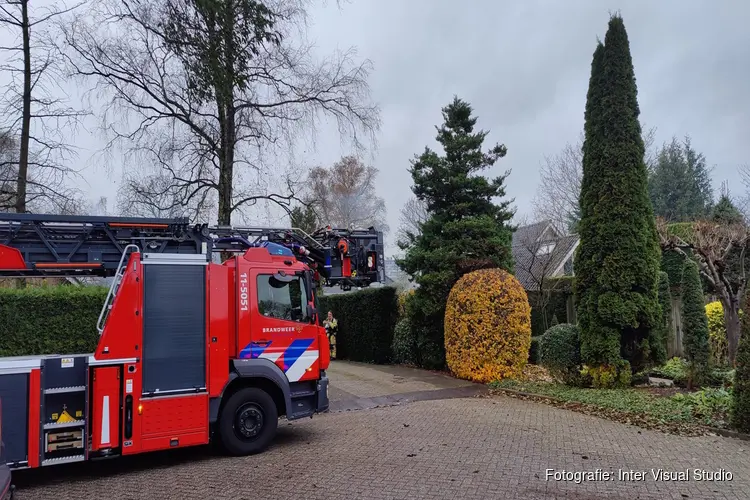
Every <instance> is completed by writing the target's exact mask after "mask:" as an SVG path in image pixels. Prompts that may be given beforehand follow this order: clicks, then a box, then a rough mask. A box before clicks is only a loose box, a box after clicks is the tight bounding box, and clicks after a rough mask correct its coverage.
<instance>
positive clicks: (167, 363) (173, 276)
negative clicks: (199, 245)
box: [143, 255, 207, 396]
mask: <svg viewBox="0 0 750 500" xmlns="http://www.w3.org/2000/svg"><path fill="white" fill-rule="evenodd" d="M152 257H153V256H152ZM169 257H171V258H172V259H173V260H166V259H153V260H152V261H148V260H144V262H143V264H144V266H143V272H144V292H143V293H144V297H143V395H144V396H146V395H159V394H170V393H171V394H176V393H180V392H195V391H200V390H205V388H206V305H207V303H206V267H205V265H206V264H207V262H206V261H205V256H201V255H198V256H193V255H170V256H169ZM190 257H192V259H189V258H190ZM196 257H198V258H200V257H203V259H204V260H203V261H202V262H201V261H198V262H197V263H196V259H195V258H196ZM191 260H192V262H191ZM146 264H148V265H146Z"/></svg>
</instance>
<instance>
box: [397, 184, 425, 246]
mask: <svg viewBox="0 0 750 500" xmlns="http://www.w3.org/2000/svg"><path fill="white" fill-rule="evenodd" d="M429 216H430V214H429V213H428V212H427V205H426V204H425V203H424V202H423V201H420V200H419V199H418V198H417V197H415V196H412V197H411V198H409V200H408V201H407V202H406V203H404V206H403V207H401V213H400V214H399V228H398V234H397V239H398V241H399V242H401V243H403V244H406V245H408V244H410V243H411V242H413V241H414V239H415V238H416V237H417V236H418V235H419V234H421V233H422V224H424V223H425V222H427V219H428V218H429Z"/></svg>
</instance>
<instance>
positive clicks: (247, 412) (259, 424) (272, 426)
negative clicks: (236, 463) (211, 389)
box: [219, 387, 279, 455]
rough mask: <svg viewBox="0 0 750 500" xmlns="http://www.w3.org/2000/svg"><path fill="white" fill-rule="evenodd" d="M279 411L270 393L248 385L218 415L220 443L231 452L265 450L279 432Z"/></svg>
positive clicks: (236, 393) (245, 453) (241, 453)
mask: <svg viewBox="0 0 750 500" xmlns="http://www.w3.org/2000/svg"><path fill="white" fill-rule="evenodd" d="M278 425H279V414H278V410H277V409H276V404H275V403H274V402H273V398H272V397H271V396H269V395H268V393H267V392H265V391H263V390H261V389H257V388H254V387H246V388H244V389H240V390H239V391H237V392H235V393H234V394H232V396H231V397H230V398H229V400H228V401H227V403H226V405H225V406H224V409H223V410H222V412H221V417H219V435H220V436H221V444H222V445H223V446H224V448H225V449H226V450H227V451H228V452H229V453H231V454H232V455H250V454H253V453H260V452H261V451H263V450H265V449H266V447H267V446H268V445H269V444H270V443H271V440H272V439H273V438H274V436H275V435H276V428H277V427H278Z"/></svg>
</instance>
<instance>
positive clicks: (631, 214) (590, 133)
mask: <svg viewBox="0 0 750 500" xmlns="http://www.w3.org/2000/svg"><path fill="white" fill-rule="evenodd" d="M587 97H588V99H587V103H586V124H585V128H584V131H585V141H584V151H583V153H584V158H583V179H582V186H581V212H582V213H581V215H582V217H581V222H580V226H579V229H580V237H581V243H580V247H579V248H580V250H579V252H578V260H577V261H576V275H577V281H578V283H577V289H578V293H579V298H580V302H579V308H580V315H579V317H580V318H581V354H582V356H583V359H584V362H585V363H586V364H587V365H589V366H590V367H592V368H593V369H594V370H595V371H596V370H597V369H612V368H617V370H618V371H620V370H628V366H627V364H624V363H623V359H624V360H626V361H628V362H629V363H630V365H631V367H632V368H634V369H639V368H641V367H642V366H644V365H645V364H648V363H649V362H650V357H651V352H650V348H649V342H650V341H651V342H653V341H656V339H655V338H652V336H653V335H654V334H655V333H657V332H658V325H659V322H660V321H661V314H660V307H659V301H658V273H659V261H660V254H661V251H660V248H659V240H658V236H657V233H656V223H655V220H654V212H653V207H652V205H651V201H650V200H649V196H648V172H647V169H646V164H645V161H644V154H645V146H644V143H643V138H642V135H641V126H640V123H639V121H638V115H639V113H640V110H639V108H638V100H637V87H636V83H635V74H634V70H633V62H632V58H631V55H630V44H629V41H628V35H627V32H626V30H625V25H624V23H623V20H622V18H621V17H620V16H619V15H615V16H612V17H611V18H610V21H609V28H608V30H607V34H606V36H605V38H604V45H603V46H602V45H601V43H600V44H599V45H598V46H597V49H596V51H595V52H594V58H593V62H592V72H591V79H590V82H589V92H588V96H587Z"/></svg>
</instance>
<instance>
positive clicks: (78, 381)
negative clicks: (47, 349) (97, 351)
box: [39, 355, 88, 466]
mask: <svg viewBox="0 0 750 500" xmlns="http://www.w3.org/2000/svg"><path fill="white" fill-rule="evenodd" d="M87 360H88V355H74V356H50V357H45V358H43V359H42V404H41V406H42V408H41V410H42V411H41V416H42V418H41V427H42V429H41V434H40V435H41V443H40V444H41V448H40V455H41V456H40V457H39V458H40V461H39V463H40V464H41V465H42V466H46V465H57V464H63V463H69V462H81V461H83V460H86V458H87V446H86V444H87V440H86V435H87V434H88V429H87V419H86V415H87V414H88V383H87V381H88V376H87Z"/></svg>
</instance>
